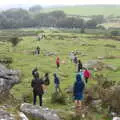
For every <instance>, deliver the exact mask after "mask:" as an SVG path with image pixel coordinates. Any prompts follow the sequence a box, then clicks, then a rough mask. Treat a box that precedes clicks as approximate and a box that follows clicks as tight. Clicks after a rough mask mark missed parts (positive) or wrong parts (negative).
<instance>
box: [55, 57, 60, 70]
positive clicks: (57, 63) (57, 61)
mask: <svg viewBox="0 0 120 120" xmlns="http://www.w3.org/2000/svg"><path fill="white" fill-rule="evenodd" d="M56 65H57V68H58V69H59V67H60V58H59V57H57V58H56Z"/></svg>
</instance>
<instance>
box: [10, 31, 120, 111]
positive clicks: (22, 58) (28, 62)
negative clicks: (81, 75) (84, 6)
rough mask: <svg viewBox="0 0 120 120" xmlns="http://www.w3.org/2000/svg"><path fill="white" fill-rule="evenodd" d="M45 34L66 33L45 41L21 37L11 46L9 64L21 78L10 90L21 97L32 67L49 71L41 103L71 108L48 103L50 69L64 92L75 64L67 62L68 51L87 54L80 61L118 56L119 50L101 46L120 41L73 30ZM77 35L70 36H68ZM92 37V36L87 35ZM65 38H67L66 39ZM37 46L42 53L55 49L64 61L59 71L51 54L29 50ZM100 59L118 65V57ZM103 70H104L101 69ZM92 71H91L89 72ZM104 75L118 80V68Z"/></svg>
mask: <svg viewBox="0 0 120 120" xmlns="http://www.w3.org/2000/svg"><path fill="white" fill-rule="evenodd" d="M46 35H47V36H49V35H53V36H54V35H63V36H66V37H65V38H64V40H58V39H57V38H54V37H50V36H49V37H48V39H46V40H42V41H40V42H37V41H36V37H24V38H23V39H24V40H23V41H22V42H21V43H20V44H19V45H18V46H17V48H16V50H14V52H12V51H13V50H12V49H13V48H11V52H10V53H8V54H11V55H12V57H13V59H14V62H13V64H12V65H11V67H12V68H15V69H19V70H21V71H22V80H21V83H20V84H18V85H16V86H15V87H14V88H13V89H12V91H11V92H12V93H13V94H14V95H15V96H16V97H17V98H20V99H21V97H22V95H23V94H25V93H31V94H32V88H31V79H32V75H31V71H32V69H33V68H34V67H36V66H37V67H38V69H39V72H40V75H41V76H43V74H44V72H50V73H51V74H50V80H51V85H50V87H49V88H48V93H47V94H46V95H45V96H44V103H45V106H49V107H51V108H57V109H64V110H71V106H72V105H73V103H68V104H67V105H64V106H61V105H58V104H57V105H54V106H53V105H52V104H51V103H50V96H51V93H52V92H53V91H54V86H53V72H57V73H58V75H59V77H60V79H61V88H62V90H63V91H64V88H67V87H68V86H69V85H72V84H73V83H74V81H75V74H76V73H75V66H74V65H73V64H71V62H70V60H69V57H68V53H69V52H70V51H72V50H75V49H77V50H80V51H81V52H83V53H85V54H88V56H79V58H80V59H81V60H82V62H83V63H85V62H86V61H88V60H91V59H95V58H96V57H97V56H105V55H115V56H120V54H119V52H120V50H118V49H114V48H108V47H104V45H105V44H112V45H116V46H117V48H120V42H118V41H113V40H106V41H105V40H102V39H96V40H95V39H88V38H86V37H87V36H89V35H86V34H74V33H72V34H71V33H62V32H61V33H54V32H53V31H47V32H46ZM73 36H74V37H75V36H76V37H77V38H74V39H73V38H72V37H73ZM90 36H92V35H90ZM67 37H68V38H67ZM83 43H86V44H91V45H94V46H82V45H81V44H83ZM38 45H39V46H40V48H41V50H42V52H44V51H45V50H47V51H52V52H57V53H59V56H60V59H61V60H65V62H66V64H62V65H61V68H60V70H59V71H57V70H56V65H55V59H56V57H55V56H51V57H49V56H43V54H41V55H40V56H33V55H32V54H31V51H32V50H34V49H35V48H36V46H38ZM103 62H106V63H109V64H112V65H115V66H119V67H120V60H119V59H112V60H103ZM103 72H104V71H103ZM92 74H94V73H92ZM104 74H106V76H108V77H109V78H110V79H111V80H116V81H119V78H120V71H117V72H113V71H107V70H106V71H105V72H104ZM92 84H94V81H93V80H90V82H89V84H88V87H89V86H91V85H92Z"/></svg>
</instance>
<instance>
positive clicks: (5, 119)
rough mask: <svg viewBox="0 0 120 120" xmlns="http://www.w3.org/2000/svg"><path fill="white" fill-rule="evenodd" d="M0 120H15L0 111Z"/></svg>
mask: <svg viewBox="0 0 120 120" xmlns="http://www.w3.org/2000/svg"><path fill="white" fill-rule="evenodd" d="M0 120H15V118H14V117H13V115H11V114H10V113H8V112H6V111H4V110H2V109H0Z"/></svg>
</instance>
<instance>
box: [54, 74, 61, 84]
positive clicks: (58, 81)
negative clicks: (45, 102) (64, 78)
mask: <svg viewBox="0 0 120 120" xmlns="http://www.w3.org/2000/svg"><path fill="white" fill-rule="evenodd" d="M54 83H55V84H60V80H59V78H58V77H57V76H56V75H55V76H54Z"/></svg>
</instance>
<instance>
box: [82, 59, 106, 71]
mask: <svg viewBox="0 0 120 120" xmlns="http://www.w3.org/2000/svg"><path fill="white" fill-rule="evenodd" d="M83 66H84V67H86V68H88V69H91V70H102V69H103V68H104V63H102V62H101V61H98V60H89V61H88V62H87V63H86V64H84V65H83Z"/></svg>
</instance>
